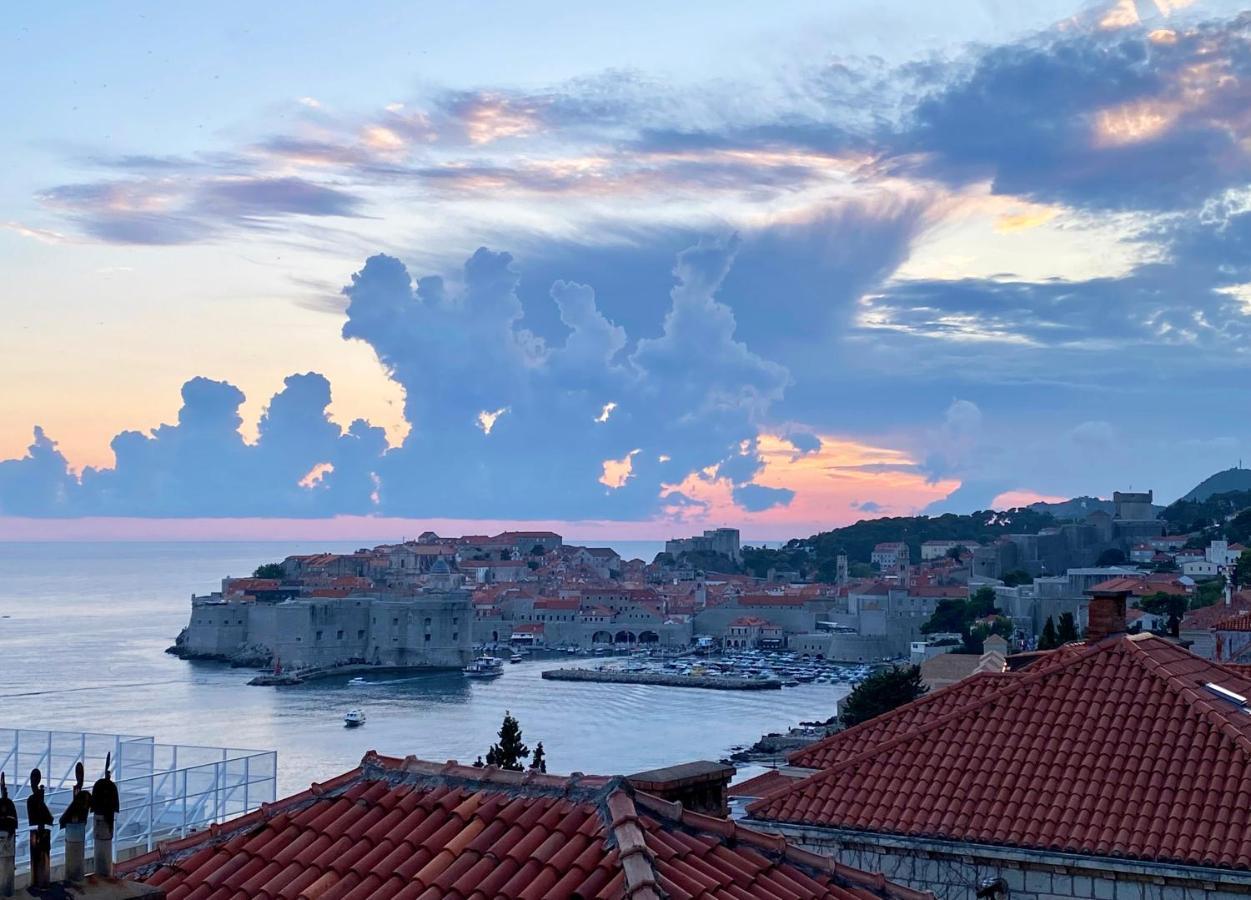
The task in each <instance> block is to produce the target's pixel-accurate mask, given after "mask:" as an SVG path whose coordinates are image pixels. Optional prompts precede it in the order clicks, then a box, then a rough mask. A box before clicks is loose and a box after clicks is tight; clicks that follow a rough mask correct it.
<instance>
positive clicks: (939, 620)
mask: <svg viewBox="0 0 1251 900" xmlns="http://www.w3.org/2000/svg"><path fill="white" fill-rule="evenodd" d="M968 623H969V604H968V601H966V600H939V601H938V605H937V606H936V607H934V612H933V614H932V615H931V616H930V617H929V618H928V619H926V620H925V623H924V624H923V625H922V626H921V633H922V634H936V633H957V632H961V631H964V629H965V626H967V625H968Z"/></svg>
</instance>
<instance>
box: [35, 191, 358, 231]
mask: <svg viewBox="0 0 1251 900" xmlns="http://www.w3.org/2000/svg"><path fill="white" fill-rule="evenodd" d="M40 199H41V200H42V201H43V203H44V204H45V205H47V206H49V207H51V208H53V209H56V210H58V211H59V212H61V213H62V214H64V215H66V216H68V217H70V218H71V219H73V220H74V221H75V222H76V223H77V224H78V226H79V227H80V228H81V229H82V230H83V231H84V232H86V233H87V234H90V235H91V236H93V237H96V238H99V239H100V240H103V241H108V242H110V243H119V244H158V245H160V244H185V243H192V242H195V241H201V240H206V239H208V238H211V237H214V236H216V235H218V234H220V233H221V232H222V231H223V230H224V229H228V228H232V227H233V228H241V227H244V228H245V227H254V226H255V225H256V224H257V223H259V222H263V221H265V220H268V219H273V218H278V217H283V216H294V215H299V216H354V215H357V214H358V211H359V209H360V206H361V201H360V199H359V198H358V197H356V196H355V195H353V194H350V193H348V192H346V191H343V190H340V189H338V188H333V187H329V186H326V185H319V184H314V183H313V182H310V181H307V180H305V179H302V178H295V177H288V178H264V177H244V176H235V177H228V178H207V179H197V178H194V177H190V176H187V177H176V176H173V175H152V176H149V177H146V178H139V179H133V180H128V181H102V182H95V183H86V184H68V185H61V186H59V187H55V188H51V189H49V190H47V191H44V192H43V193H42V194H40Z"/></svg>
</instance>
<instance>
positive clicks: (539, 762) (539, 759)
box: [530, 741, 547, 773]
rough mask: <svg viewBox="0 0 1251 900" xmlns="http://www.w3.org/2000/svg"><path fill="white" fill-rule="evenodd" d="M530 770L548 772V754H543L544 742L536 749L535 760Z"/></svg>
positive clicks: (538, 744)
mask: <svg viewBox="0 0 1251 900" xmlns="http://www.w3.org/2000/svg"><path fill="white" fill-rule="evenodd" d="M530 768H531V769H534V770H535V771H538V772H544V773H545V772H547V754H546V753H544V752H543V742H542V741H539V742H538V743H537V744H536V745H535V747H534V759H532V760H531V761H530Z"/></svg>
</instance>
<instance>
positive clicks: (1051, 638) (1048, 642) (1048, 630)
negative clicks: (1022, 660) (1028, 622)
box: [1038, 616, 1060, 650]
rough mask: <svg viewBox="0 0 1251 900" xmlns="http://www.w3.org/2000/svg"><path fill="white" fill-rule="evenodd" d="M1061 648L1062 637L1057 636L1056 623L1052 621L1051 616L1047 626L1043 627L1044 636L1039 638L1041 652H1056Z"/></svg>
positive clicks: (1048, 618) (1041, 635)
mask: <svg viewBox="0 0 1251 900" xmlns="http://www.w3.org/2000/svg"><path fill="white" fill-rule="evenodd" d="M1059 646H1060V636H1059V635H1058V634H1056V623H1055V622H1054V621H1052V619H1051V616H1047V624H1046V625H1044V626H1043V630H1042V634H1040V635H1039V636H1038V649H1039V650H1054V649H1055V648H1056V647H1059Z"/></svg>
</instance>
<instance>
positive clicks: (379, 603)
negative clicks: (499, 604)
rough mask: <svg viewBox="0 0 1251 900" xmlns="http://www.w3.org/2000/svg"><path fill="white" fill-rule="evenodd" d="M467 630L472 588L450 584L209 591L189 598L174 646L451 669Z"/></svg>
mask: <svg viewBox="0 0 1251 900" xmlns="http://www.w3.org/2000/svg"><path fill="white" fill-rule="evenodd" d="M472 629H473V611H472V607H471V605H470V602H469V594H468V592H466V591H462V590H459V589H455V588H450V589H446V590H439V589H433V590H425V591H421V592H419V593H415V594H409V595H402V596H400V595H386V594H375V595H369V594H360V595H353V596H348V597H343V598H337V597H336V598H326V597H297V598H292V599H288V600H284V601H282V602H280V603H267V602H261V601H256V600H252V599H248V598H223V597H221V596H220V595H211V596H209V597H196V598H193V599H192V603H191V619H190V621H189V622H188V624H187V627H186V628H185V629H184V631H183V633H182V635H180V636H179V643H178V645H177V646H178V647H179V652H180V655H182V656H184V657H186V658H201V659H204V658H209V659H227V660H232V661H235V662H240V663H249V664H254V665H267V664H270V663H273V662H275V661H277V662H280V663H281V664H282V666H283V667H284V668H291V669H303V668H322V667H328V666H336V665H346V664H369V665H378V666H388V667H392V666H393V667H402V668H408V667H418V668H426V667H429V668H444V667H449V668H450V667H459V666H463V665H465V664H467V663H468V662H469V661H470V660H471V659H472V656H473V635H472Z"/></svg>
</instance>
